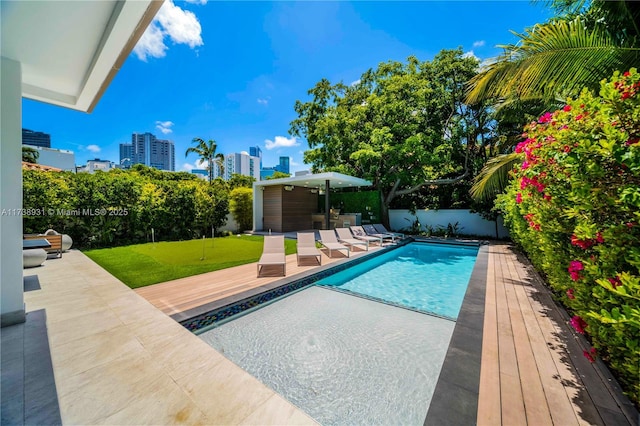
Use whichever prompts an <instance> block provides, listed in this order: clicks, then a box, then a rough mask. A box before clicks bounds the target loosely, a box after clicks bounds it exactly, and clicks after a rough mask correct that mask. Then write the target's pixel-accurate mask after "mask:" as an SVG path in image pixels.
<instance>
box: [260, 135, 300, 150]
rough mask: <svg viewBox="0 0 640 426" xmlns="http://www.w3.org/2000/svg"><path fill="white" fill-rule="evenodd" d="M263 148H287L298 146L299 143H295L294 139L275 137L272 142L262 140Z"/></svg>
mask: <svg viewBox="0 0 640 426" xmlns="http://www.w3.org/2000/svg"><path fill="white" fill-rule="evenodd" d="M264 144H265V148H267V149H273V148H288V147H291V146H298V145H300V142H298V141H296V138H295V137H291V138H287V137H285V136H276V137H275V138H274V140H270V139H265V140H264Z"/></svg>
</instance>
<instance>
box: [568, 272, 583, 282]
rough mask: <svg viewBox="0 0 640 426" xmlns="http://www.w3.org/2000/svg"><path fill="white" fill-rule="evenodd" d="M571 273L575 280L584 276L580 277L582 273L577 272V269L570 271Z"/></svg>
mask: <svg viewBox="0 0 640 426" xmlns="http://www.w3.org/2000/svg"><path fill="white" fill-rule="evenodd" d="M569 275H570V276H571V279H572V280H573V281H578V280H579V279H580V278H582V277H580V273H579V272H576V271H570V272H569Z"/></svg>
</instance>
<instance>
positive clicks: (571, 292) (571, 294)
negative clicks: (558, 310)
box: [567, 288, 576, 300]
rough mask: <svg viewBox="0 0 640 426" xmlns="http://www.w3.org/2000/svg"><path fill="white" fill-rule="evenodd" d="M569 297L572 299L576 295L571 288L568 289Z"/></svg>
mask: <svg viewBox="0 0 640 426" xmlns="http://www.w3.org/2000/svg"><path fill="white" fill-rule="evenodd" d="M567 297H568V298H569V299H571V300H573V299H575V298H576V296H574V295H573V289H572V288H570V289H569V290H567Z"/></svg>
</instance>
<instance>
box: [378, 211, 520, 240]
mask: <svg viewBox="0 0 640 426" xmlns="http://www.w3.org/2000/svg"><path fill="white" fill-rule="evenodd" d="M416 217H417V218H418V220H419V221H420V225H421V230H422V231H426V229H427V225H429V226H431V227H433V229H437V227H438V226H441V227H443V228H446V227H447V225H448V224H449V223H451V224H452V225H453V224H455V223H456V222H458V228H459V229H460V235H477V236H482V237H490V238H496V223H495V222H494V221H490V220H486V219H484V218H483V217H482V216H480V215H479V214H477V213H471V212H470V211H469V210H457V209H443V210H418V211H417V212H416V214H415V215H412V214H411V213H410V212H409V210H389V222H390V223H389V225H390V226H391V228H392V229H394V230H400V229H406V228H411V225H412V224H413V222H414V221H415V220H416ZM508 236H509V231H508V230H507V229H506V228H505V227H504V224H503V221H502V217H498V235H497V238H505V237H508Z"/></svg>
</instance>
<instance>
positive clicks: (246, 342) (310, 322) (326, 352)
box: [200, 287, 455, 425]
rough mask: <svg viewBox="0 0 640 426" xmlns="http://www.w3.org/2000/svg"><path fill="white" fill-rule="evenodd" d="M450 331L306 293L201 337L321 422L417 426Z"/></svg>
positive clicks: (443, 323) (378, 307)
mask: <svg viewBox="0 0 640 426" xmlns="http://www.w3.org/2000/svg"><path fill="white" fill-rule="evenodd" d="M454 327H455V323H454V322H453V321H449V320H446V319H442V318H437V317H434V316H430V315H424V314H421V313H418V312H414V311H410V310H407V309H401V308H397V307H394V306H390V305H386V304H383V303H378V302H374V301H371V300H367V299H363V298H361V297H354V296H350V295H348V294H344V293H340V292H337V291H332V290H329V289H327V288H323V287H311V288H308V289H306V290H303V291H301V292H298V293H295V294H293V295H291V296H288V297H286V298H284V299H282V300H280V301H278V302H276V303H273V304H270V305H267V306H265V307H264V308H261V309H258V310H256V311H254V312H252V313H251V314H248V315H245V316H241V317H239V318H238V319H235V320H233V321H230V322H228V323H226V324H224V325H222V326H220V327H218V328H215V329H213V330H210V331H207V332H205V333H203V334H201V335H200V338H202V339H203V340H204V341H205V342H207V343H209V344H210V345H211V346H213V347H214V348H215V349H216V350H218V351H219V352H221V353H222V354H223V355H224V356H225V357H227V358H228V359H230V360H231V361H233V362H234V363H235V364H237V365H239V366H240V367H241V368H243V369H244V370H245V371H247V372H248V373H249V374H251V375H252V376H254V377H256V378H257V379H258V380H260V381H261V382H262V383H264V384H266V385H267V386H269V387H270V388H271V389H273V390H274V391H276V392H278V393H279V394H280V395H282V396H283V397H285V398H286V399H287V400H289V401H290V402H291V403H292V404H294V405H296V406H297V407H299V408H300V409H302V410H303V411H304V412H306V413H307V414H309V415H310V416H311V417H312V418H314V419H315V420H316V421H317V422H319V423H320V424H322V425H422V424H423V422H424V419H425V417H426V415H427V410H428V408H429V403H430V401H431V398H432V396H433V392H434V390H435V386H436V383H437V380H438V375H439V374H440V369H441V368H442V364H443V362H444V358H445V356H446V353H447V348H448V346H449V341H450V340H451V335H452V334H453V329H454Z"/></svg>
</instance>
